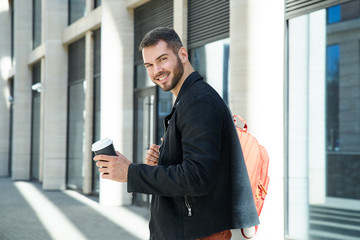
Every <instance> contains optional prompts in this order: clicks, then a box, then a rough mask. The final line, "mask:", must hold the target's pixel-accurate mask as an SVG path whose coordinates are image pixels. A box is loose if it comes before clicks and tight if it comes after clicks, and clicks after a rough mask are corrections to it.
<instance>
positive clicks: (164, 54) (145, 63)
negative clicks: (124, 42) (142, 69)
mask: <svg viewBox="0 0 360 240" xmlns="http://www.w3.org/2000/svg"><path fill="white" fill-rule="evenodd" d="M166 55H169V54H168V53H163V54H161V55H160V56H158V57H157V58H156V59H155V60H158V59H160V58H162V57H163V56H166ZM146 65H152V64H151V63H147V62H144V66H146Z"/></svg>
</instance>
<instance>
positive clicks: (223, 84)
mask: <svg viewBox="0 0 360 240" xmlns="http://www.w3.org/2000/svg"><path fill="white" fill-rule="evenodd" d="M229 49H230V39H229V38H227V39H223V40H219V41H216V42H212V43H208V44H205V45H204V46H201V47H198V48H194V49H191V50H190V51H189V53H190V62H191V64H192V66H193V67H194V69H195V70H196V71H198V72H199V73H200V74H201V75H202V76H203V77H204V79H205V81H206V82H208V83H209V84H210V85H211V86H212V87H213V88H215V90H216V91H217V92H218V93H219V95H220V96H222V98H223V99H224V101H225V102H226V103H227V102H228V82H229Z"/></svg>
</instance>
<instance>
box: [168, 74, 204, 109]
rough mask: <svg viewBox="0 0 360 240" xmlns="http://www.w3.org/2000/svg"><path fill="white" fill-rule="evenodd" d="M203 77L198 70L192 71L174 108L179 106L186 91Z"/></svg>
mask: <svg viewBox="0 0 360 240" xmlns="http://www.w3.org/2000/svg"><path fill="white" fill-rule="evenodd" d="M202 79H203V77H202V76H201V75H200V74H199V73H198V72H197V71H194V72H192V73H191V74H190V75H189V76H188V77H187V78H186V79H185V81H184V83H183V85H182V86H181V89H180V92H179V95H178V96H177V98H176V100H175V103H174V108H175V107H176V106H177V104H178V103H179V102H180V100H181V98H182V97H183V96H184V94H185V92H186V91H187V90H188V89H189V88H190V87H191V86H192V85H193V84H194V83H195V82H197V81H199V80H202Z"/></svg>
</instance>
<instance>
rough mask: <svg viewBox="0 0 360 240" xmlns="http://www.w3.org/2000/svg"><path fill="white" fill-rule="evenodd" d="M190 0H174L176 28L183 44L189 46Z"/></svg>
mask: <svg viewBox="0 0 360 240" xmlns="http://www.w3.org/2000/svg"><path fill="white" fill-rule="evenodd" d="M187 21H188V0H174V30H175V31H176V33H177V34H178V35H179V37H180V39H181V41H182V43H183V45H184V46H185V48H186V46H187V31H188V22H187Z"/></svg>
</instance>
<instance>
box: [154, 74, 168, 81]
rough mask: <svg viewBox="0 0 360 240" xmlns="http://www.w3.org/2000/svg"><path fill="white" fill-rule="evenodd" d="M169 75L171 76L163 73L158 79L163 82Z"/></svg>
mask: <svg viewBox="0 0 360 240" xmlns="http://www.w3.org/2000/svg"><path fill="white" fill-rule="evenodd" d="M168 76H169V74H166V75H163V76H161V77H158V78H157V80H158V81H160V82H161V81H163V80H164V79H166V78H167V77H168Z"/></svg>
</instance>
